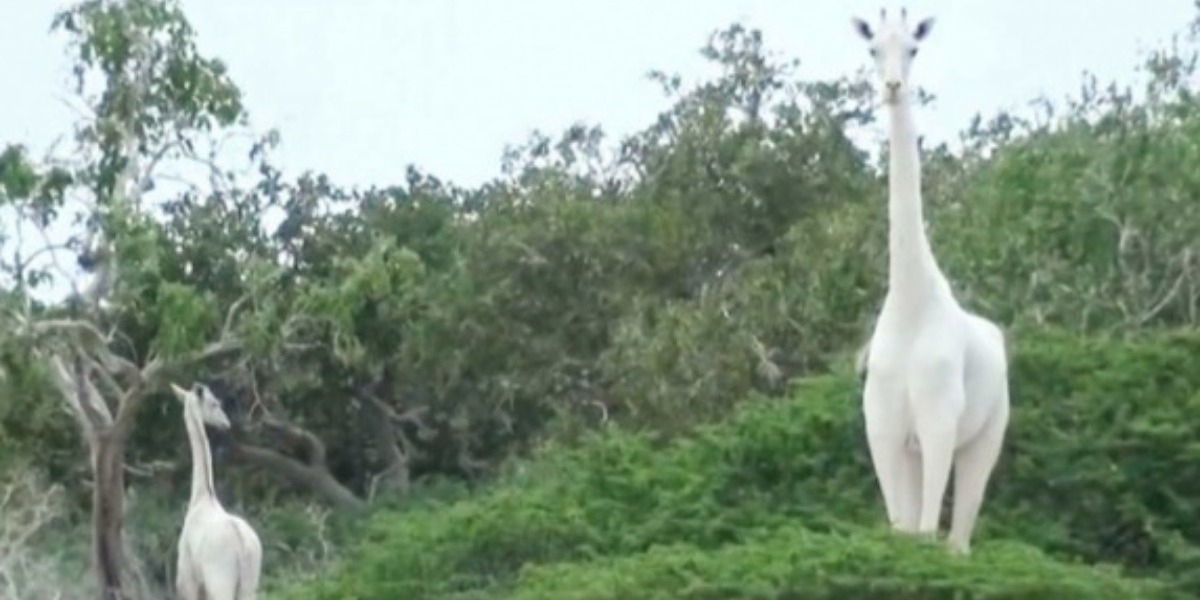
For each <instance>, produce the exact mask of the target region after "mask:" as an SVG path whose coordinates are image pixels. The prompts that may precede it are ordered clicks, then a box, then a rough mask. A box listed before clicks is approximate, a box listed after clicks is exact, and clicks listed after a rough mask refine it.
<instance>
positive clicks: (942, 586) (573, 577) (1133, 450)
mask: <svg viewBox="0 0 1200 600" xmlns="http://www.w3.org/2000/svg"><path fill="white" fill-rule="evenodd" d="M1013 379H1014V382H1015V385H1014V398H1015V402H1016V405H1017V407H1018V408H1019V410H1016V411H1015V412H1014V417H1015V418H1014V421H1013V424H1012V434H1011V436H1010V437H1009V440H1008V447H1007V451H1006V453H1005V457H1004V459H1003V460H1002V461H1001V464H1000V466H999V467H998V470H997V473H996V475H995V478H994V484H993V485H992V487H991V491H990V494H989V497H988V500H987V504H986V508H985V509H984V516H983V518H982V521H981V524H980V527H979V530H978V533H977V537H976V540H977V544H976V551H975V552H974V553H973V554H972V556H971V557H970V558H969V560H963V559H960V558H956V557H953V556H951V555H949V554H948V553H947V552H946V550H945V549H944V547H942V546H940V545H933V546H930V545H928V544H923V543H920V542H912V541H908V540H897V539H895V537H896V536H894V535H890V534H889V533H887V532H886V531H885V530H884V529H883V528H882V526H881V525H882V517H881V515H880V511H881V509H880V507H879V501H878V492H877V489H876V487H875V482H874V479H873V477H872V475H871V473H872V472H871V468H870V463H869V460H868V457H867V453H866V450H865V440H864V439H863V433H862V426H861V414H860V409H859V406H858V403H857V401H856V400H857V398H858V393H859V381H858V380H857V378H856V377H855V376H854V375H852V374H850V373H847V372H844V370H840V369H839V371H838V372H837V373H835V374H832V375H826V376H819V377H814V378H810V379H804V380H802V381H799V382H797V383H796V384H795V386H794V387H793V390H792V392H791V393H790V394H789V397H787V398H783V399H767V398H761V397H760V398H754V399H751V400H749V401H748V402H746V403H745V404H744V405H743V406H742V407H741V408H740V409H739V410H738V411H737V413H736V415H734V416H733V417H732V418H730V419H729V420H727V421H723V422H721V423H717V424H714V425H708V426H704V427H701V428H699V429H698V430H697V431H696V433H695V435H692V436H688V437H687V438H684V439H677V440H674V441H671V442H662V441H660V440H655V439H654V438H653V437H652V436H650V435H647V434H638V433H630V432H625V431H620V430H613V431H610V432H605V433H601V434H597V435H594V436H591V437H590V438H589V439H588V440H587V441H586V442H584V443H583V444H582V445H581V446H580V447H576V448H548V449H545V450H544V451H543V454H542V458H541V459H540V460H538V461H537V462H534V463H531V464H523V465H522V466H521V468H520V470H519V471H518V472H514V473H510V474H509V475H508V476H507V477H506V478H505V480H504V481H503V482H501V483H498V484H497V486H496V487H495V488H494V489H492V490H491V491H489V492H487V493H485V494H481V495H478V496H476V497H474V498H470V499H466V500H461V501H457V502H451V503H448V504H446V505H432V506H427V507H422V508H418V509H414V510H411V511H408V512H404V513H397V514H383V515H380V516H378V517H377V518H376V519H375V520H374V523H373V524H372V526H371V527H369V528H368V530H367V532H365V533H364V534H363V535H364V537H363V540H362V541H361V542H360V543H359V544H358V547H357V548H356V549H354V550H352V551H351V552H350V553H349V554H348V555H347V556H346V557H344V562H343V563H341V564H340V565H339V567H338V568H337V569H336V570H334V571H333V572H332V573H331V574H329V575H326V576H324V577H322V579H321V580H320V581H317V582H313V583H311V584H309V585H306V586H304V587H303V588H300V589H297V590H294V591H292V592H289V593H288V594H284V595H282V596H280V597H284V598H295V599H296V600H325V599H328V600H332V599H334V598H345V599H350V598H355V599H361V600H374V599H383V598H400V597H404V598H460V597H461V598H580V599H584V598H588V599H599V598H613V599H616V598H630V599H633V598H717V597H721V598H798V599H799V598H804V599H807V598H835V597H854V598H889V599H895V598H1167V597H1195V595H1197V594H1200V579H1197V577H1196V573H1197V572H1200V571H1198V570H1197V566H1198V565H1197V563H1196V559H1197V557H1198V556H1200V554H1197V550H1198V548H1200V546H1198V544H1200V534H1198V533H1197V532H1196V530H1195V528H1194V527H1193V525H1192V524H1193V523H1195V522H1196V519H1197V518H1200V514H1198V513H1200V504H1198V503H1197V502H1196V501H1195V499H1196V498H1200V485H1198V484H1197V483H1196V482H1197V481H1198V479H1197V476H1200V460H1197V458H1198V457H1197V456H1196V451H1195V448H1194V446H1195V443H1194V433H1193V432H1194V426H1193V425H1192V424H1191V423H1190V422H1189V419H1188V415H1190V414H1194V413H1193V411H1194V410H1196V409H1197V408H1198V407H1200V394H1198V393H1197V390H1200V336H1198V335H1196V334H1194V333H1187V334H1158V335H1150V336H1139V337H1136V338H1132V339H1117V338H1112V337H1105V336H1096V337H1089V338H1081V337H1080V336H1078V335H1077V334H1070V333H1062V332H1045V331H1039V332H1030V333H1023V334H1022V335H1021V337H1020V341H1019V342H1018V344H1017V359H1016V362H1015V365H1014V374H1013ZM1085 565H1101V566H1099V567H1097V566H1085ZM1103 565H1107V567H1105V566H1103ZM1118 568H1120V569H1122V570H1123V571H1124V576H1122V575H1119V574H1118ZM1151 579H1152V580H1153V581H1151ZM1168 588H1170V589H1168Z"/></svg>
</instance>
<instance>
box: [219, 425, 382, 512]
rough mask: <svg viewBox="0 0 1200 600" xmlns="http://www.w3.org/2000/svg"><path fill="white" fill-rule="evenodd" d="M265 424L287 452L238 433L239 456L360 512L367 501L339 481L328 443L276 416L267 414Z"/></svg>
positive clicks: (334, 503) (235, 450)
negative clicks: (331, 465) (330, 462)
mask: <svg viewBox="0 0 1200 600" xmlns="http://www.w3.org/2000/svg"><path fill="white" fill-rule="evenodd" d="M261 425H262V427H263V428H264V429H267V430H269V431H270V432H271V433H273V434H275V435H277V436H278V437H279V438H281V440H282V444H281V445H282V446H283V447H284V448H285V449H286V451H287V453H286V454H285V453H284V452H280V451H277V450H274V449H271V448H267V447H265V446H259V445H255V444H251V443H249V442H247V441H245V440H244V439H242V438H243V436H242V435H239V434H240V433H242V432H241V431H237V432H235V436H234V444H233V453H234V457H235V459H237V460H239V461H241V462H244V463H246V464H250V465H253V466H256V467H259V468H261V469H263V470H265V471H267V472H269V473H272V474H275V475H277V476H279V477H281V478H283V479H285V480H287V481H289V482H291V483H292V484H294V485H297V486H299V487H302V488H304V489H307V490H309V491H311V492H313V493H315V494H316V495H317V496H319V497H320V498H322V499H323V500H324V501H325V502H326V503H328V504H329V505H330V506H332V507H333V508H335V509H338V510H344V511H350V512H356V511H360V510H362V509H364V508H366V503H365V502H363V501H362V499H360V498H359V497H358V496H356V495H354V493H353V492H351V491H350V490H349V489H347V488H346V487H345V486H344V485H342V484H341V483H340V482H338V480H337V479H335V478H334V477H333V474H332V473H331V472H330V471H329V466H328V464H327V463H326V460H325V457H326V449H325V443H324V442H322V441H321V439H320V438H319V437H317V436H316V435H315V434H313V433H312V432H310V431H308V430H306V429H303V428H301V427H299V426H297V425H294V424H292V423H289V422H287V421H284V420H282V419H278V418H275V417H265V418H264V419H263V420H262V422H261Z"/></svg>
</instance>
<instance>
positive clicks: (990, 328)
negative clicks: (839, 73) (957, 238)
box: [853, 9, 1009, 554]
mask: <svg viewBox="0 0 1200 600" xmlns="http://www.w3.org/2000/svg"><path fill="white" fill-rule="evenodd" d="M879 18H880V21H879V24H878V29H877V30H873V29H872V27H871V26H870V25H868V24H867V23H866V22H865V21H863V20H862V19H858V18H855V19H854V20H853V22H854V27H855V29H856V30H857V31H858V33H859V34H860V35H861V36H862V37H863V38H866V40H867V41H868V42H869V43H870V50H871V56H872V57H873V58H874V60H875V66H876V68H877V70H878V75H879V78H880V82H881V84H882V90H881V91H882V95H883V100H884V103H885V104H886V106H887V112H888V116H889V118H890V125H891V135H890V138H889V139H890V145H889V153H890V157H889V158H890V164H889V167H888V286H887V295H886V297H885V298H884V301H883V308H882V310H881V311H880V314H879V318H878V320H877V321H876V323H875V331H874V334H873V335H872V337H871V341H870V343H869V349H868V350H867V355H866V357H865V359H866V360H865V362H866V369H867V374H866V382H865V384H864V390H863V415H864V421H865V425H866V432H867V442H868V446H869V448H870V454H871V461H872V462H873V463H874V465H875V474H876V477H877V478H878V479H879V487H880V490H881V492H882V493H883V501H884V504H885V506H886V509H887V515H888V520H889V521H890V522H891V523H892V526H893V527H894V528H896V529H897V530H900V531H905V532H913V533H918V534H924V535H930V536H936V534H937V530H938V521H939V518H940V516H941V507H942V498H943V496H944V495H945V492H946V486H947V483H948V481H949V477H950V471H951V467H952V466H953V469H954V509H953V513H952V518H951V526H950V534H949V539H948V541H949V545H950V547H951V548H952V549H953V550H954V551H956V552H959V553H963V554H967V553H969V552H970V541H971V532H972V530H973V529H974V528H975V521H976V518H977V517H978V515H979V508H980V506H981V504H982V503H983V497H984V493H985V491H986V489H987V485H988V479H989V478H990V477H991V473H992V470H993V468H994V467H995V465H996V461H997V459H998V458H999V456H1000V450H1001V446H1002V445H1003V442H1004V435H1005V430H1006V429H1007V428H1008V417H1009V394H1008V357H1007V355H1006V351H1005V343H1004V334H1003V333H1002V332H1001V331H1000V328H999V327H997V326H996V325H995V324H994V323H992V322H991V321H988V320H987V319H984V318H983V317H980V316H978V315H975V314H973V313H970V312H968V311H967V310H965V309H964V308H963V307H962V306H961V305H960V304H959V303H958V300H957V299H956V298H955V297H954V293H953V291H952V290H951V288H950V283H949V281H948V280H947V279H946V276H945V275H944V274H943V273H942V271H941V269H940V268H939V267H938V264H937V260H936V259H935V258H934V255H933V250H932V249H931V248H930V245H929V239H928V237H927V236H926V234H925V221H924V217H923V215H922V206H921V204H922V201H921V164H920V157H919V156H918V150H917V134H916V129H915V127H914V125H913V114H912V106H911V101H910V89H909V79H908V75H909V70H910V68H911V66H912V61H913V57H915V56H916V55H917V45H918V42H920V41H921V40H922V39H924V38H925V36H927V35H928V34H929V31H930V29H931V28H932V26H933V19H932V18H930V19H925V20H923V21H920V22H919V23H917V24H916V26H915V27H910V26H909V24H908V19H907V14H906V11H904V10H903V9H901V11H900V14H899V15H892V16H891V17H890V18H889V15H888V14H887V12H886V11H885V10H880V14H879Z"/></svg>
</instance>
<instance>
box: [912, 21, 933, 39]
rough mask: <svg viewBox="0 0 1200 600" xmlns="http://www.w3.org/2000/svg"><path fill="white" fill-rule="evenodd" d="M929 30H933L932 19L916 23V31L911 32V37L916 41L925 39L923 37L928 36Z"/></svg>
mask: <svg viewBox="0 0 1200 600" xmlns="http://www.w3.org/2000/svg"><path fill="white" fill-rule="evenodd" d="M931 29H933V17H929V18H928V19H925V20H923V21H921V22H920V23H917V29H916V30H915V31H913V37H914V38H916V39H918V40H922V39H925V36H927V35H929V30H931Z"/></svg>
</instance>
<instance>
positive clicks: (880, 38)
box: [852, 8, 933, 104]
mask: <svg viewBox="0 0 1200 600" xmlns="http://www.w3.org/2000/svg"><path fill="white" fill-rule="evenodd" d="M852 22H853V23H854V28H855V30H857V31H858V34H859V35H861V36H862V37H863V38H864V39H866V40H867V42H868V44H869V45H870V49H871V58H873V59H875V70H876V72H877V73H878V74H879V81H880V84H881V85H882V88H881V91H882V92H883V100H884V102H886V103H887V104H896V103H898V102H900V100H901V99H902V98H903V97H904V95H905V94H907V93H908V72H909V69H910V68H911V67H912V62H913V58H915V57H916V56H917V45H918V44H919V43H920V42H921V40H923V39H925V36H927V35H929V30H931V29H933V18H932V17H930V18H928V19H924V20H921V21H919V22H917V24H916V25H915V26H910V25H909V24H908V11H906V10H904V9H903V8H902V9H900V14H899V15H890V16H889V15H888V14H887V11H886V10H884V9H879V24H878V25H876V27H875V28H872V27H871V25H869V24H867V22H866V21H864V20H862V19H859V18H857V17H855V18H854V19H853V20H852Z"/></svg>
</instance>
